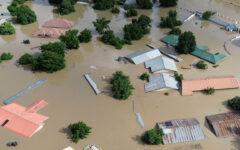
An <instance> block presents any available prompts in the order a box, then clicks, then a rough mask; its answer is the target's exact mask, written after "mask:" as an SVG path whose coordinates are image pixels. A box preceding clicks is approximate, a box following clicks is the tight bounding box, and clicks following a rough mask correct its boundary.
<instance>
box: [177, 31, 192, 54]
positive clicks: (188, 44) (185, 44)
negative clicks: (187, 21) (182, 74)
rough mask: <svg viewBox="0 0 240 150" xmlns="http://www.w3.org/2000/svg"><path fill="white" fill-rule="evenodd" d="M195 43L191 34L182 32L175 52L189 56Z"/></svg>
mask: <svg viewBox="0 0 240 150" xmlns="http://www.w3.org/2000/svg"><path fill="white" fill-rule="evenodd" d="M195 47H196V41H195V36H194V35H193V33H192V32H190V31H188V32H184V33H183V34H181V35H180V36H179V40H178V45H177V47H176V48H177V51H178V52H179V53H182V54H189V53H191V52H193V51H194V50H195Z"/></svg>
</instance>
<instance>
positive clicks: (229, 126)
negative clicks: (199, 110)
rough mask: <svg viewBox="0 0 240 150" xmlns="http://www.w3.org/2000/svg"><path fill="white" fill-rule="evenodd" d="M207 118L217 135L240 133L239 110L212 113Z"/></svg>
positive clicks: (235, 134) (225, 135)
mask: <svg viewBox="0 0 240 150" xmlns="http://www.w3.org/2000/svg"><path fill="white" fill-rule="evenodd" d="M206 119H207V120H208V123H209V124H210V125H211V126H212V127H213V130H214V132H215V134H216V136H217V137H230V136H237V135H240V132H239V129H240V114H239V113H238V112H229V113H222V114H216V115H210V116H206Z"/></svg>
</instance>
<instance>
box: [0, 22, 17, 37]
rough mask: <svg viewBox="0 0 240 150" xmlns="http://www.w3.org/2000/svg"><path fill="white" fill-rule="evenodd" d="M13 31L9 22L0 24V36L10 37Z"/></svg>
mask: <svg viewBox="0 0 240 150" xmlns="http://www.w3.org/2000/svg"><path fill="white" fill-rule="evenodd" d="M14 33H15V29H14V27H13V26H12V24H11V23H10V22H4V23H2V24H0V34H1V35H10V34H14Z"/></svg>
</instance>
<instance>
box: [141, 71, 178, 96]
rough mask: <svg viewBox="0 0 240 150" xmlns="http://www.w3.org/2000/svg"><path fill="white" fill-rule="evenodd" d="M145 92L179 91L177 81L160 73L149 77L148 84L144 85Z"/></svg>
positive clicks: (168, 75) (172, 76) (169, 75)
mask: <svg viewBox="0 0 240 150" xmlns="http://www.w3.org/2000/svg"><path fill="white" fill-rule="evenodd" d="M144 89H145V92H146V93H147V92H151V91H162V90H168V89H176V90H177V89H179V85H178V81H177V80H176V79H175V76H174V75H171V74H167V73H160V74H156V75H153V76H150V77H149V82H148V83H145V84H144Z"/></svg>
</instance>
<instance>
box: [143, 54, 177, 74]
mask: <svg viewBox="0 0 240 150" xmlns="http://www.w3.org/2000/svg"><path fill="white" fill-rule="evenodd" d="M145 68H150V69H151V72H156V71H161V70H170V71H177V67H176V64H175V61H174V60H172V59H170V58H167V57H162V56H160V57H157V58H154V59H152V60H148V61H146V62H145Z"/></svg>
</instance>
